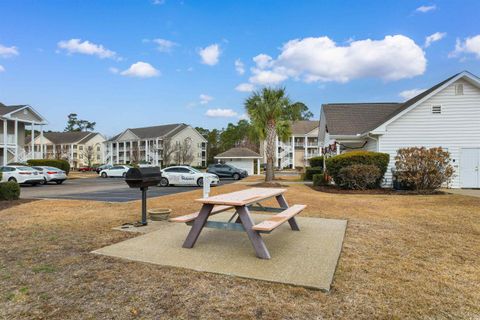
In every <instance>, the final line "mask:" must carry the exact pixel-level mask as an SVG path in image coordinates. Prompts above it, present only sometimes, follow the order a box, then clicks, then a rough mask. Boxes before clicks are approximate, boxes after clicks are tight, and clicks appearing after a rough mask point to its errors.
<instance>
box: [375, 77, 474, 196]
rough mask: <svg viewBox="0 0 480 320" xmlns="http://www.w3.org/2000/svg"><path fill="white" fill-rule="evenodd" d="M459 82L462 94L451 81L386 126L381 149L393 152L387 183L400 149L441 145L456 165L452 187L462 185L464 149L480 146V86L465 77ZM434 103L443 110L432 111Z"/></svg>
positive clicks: (381, 138)
mask: <svg viewBox="0 0 480 320" xmlns="http://www.w3.org/2000/svg"><path fill="white" fill-rule="evenodd" d="M456 83H463V86H464V87H463V90H464V94H463V95H455V83H454V84H451V85H450V86H448V87H447V88H445V89H444V90H442V91H440V92H439V93H437V94H436V95H434V96H433V97H431V98H430V99H428V100H426V101H425V102H423V103H422V104H421V105H419V106H417V107H416V108H415V109H413V110H411V111H409V112H407V113H406V114H404V115H403V116H401V117H400V118H398V119H397V120H395V121H394V122H392V123H390V124H389V125H388V126H387V132H386V133H385V134H384V135H382V136H381V137H380V141H379V151H380V152H386V153H389V154H390V164H389V168H388V170H387V173H386V183H387V184H388V185H390V184H391V178H392V174H391V170H390V169H391V168H392V167H394V162H395V160H394V158H395V155H396V153H397V150H398V149H399V148H402V147H414V146H419V147H420V146H424V147H438V146H441V147H442V148H444V149H446V150H448V151H449V152H450V154H451V158H452V165H453V166H454V168H455V177H454V179H453V181H452V184H451V187H454V188H458V187H460V174H461V173H460V170H459V169H460V151H461V148H465V147H471V148H472V147H474V148H480V89H479V88H478V87H475V86H473V85H472V84H470V83H469V82H467V81H465V80H463V79H461V80H458V81H457V82H456ZM432 105H441V106H442V113H441V114H432V112H431V108H432Z"/></svg>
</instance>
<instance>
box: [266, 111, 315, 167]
mask: <svg viewBox="0 0 480 320" xmlns="http://www.w3.org/2000/svg"><path fill="white" fill-rule="evenodd" d="M291 128H292V134H291V136H290V137H289V138H288V139H287V140H286V141H281V140H279V138H278V137H276V142H275V143H276V148H275V151H276V152H275V159H276V161H275V163H276V167H277V168H279V169H283V168H292V169H295V168H298V167H307V166H309V163H308V160H309V159H310V158H312V157H316V156H319V155H320V149H319V146H318V128H319V121H318V120H300V121H294V122H292V125H291ZM260 154H262V155H263V161H264V163H266V162H267V158H266V154H265V142H264V141H262V142H261V143H260Z"/></svg>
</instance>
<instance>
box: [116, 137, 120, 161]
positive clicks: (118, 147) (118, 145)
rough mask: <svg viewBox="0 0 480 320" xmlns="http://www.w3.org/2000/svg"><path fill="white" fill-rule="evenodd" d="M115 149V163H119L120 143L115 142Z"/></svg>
mask: <svg viewBox="0 0 480 320" xmlns="http://www.w3.org/2000/svg"><path fill="white" fill-rule="evenodd" d="M116 145H117V146H116V147H117V149H116V150H117V152H116V153H117V163H120V143H118V141H117V142H116Z"/></svg>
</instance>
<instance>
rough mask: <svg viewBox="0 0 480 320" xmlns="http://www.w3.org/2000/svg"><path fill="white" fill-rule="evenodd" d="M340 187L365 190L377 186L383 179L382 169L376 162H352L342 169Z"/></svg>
mask: <svg viewBox="0 0 480 320" xmlns="http://www.w3.org/2000/svg"><path fill="white" fill-rule="evenodd" d="M338 175H339V177H340V180H341V182H340V183H339V187H341V188H345V189H352V190H365V189H373V188H375V187H377V185H378V184H377V181H378V180H379V179H381V177H382V174H381V172H380V169H379V168H378V167H377V166H376V165H374V164H352V165H351V166H348V167H345V168H342V169H340V172H339V173H338Z"/></svg>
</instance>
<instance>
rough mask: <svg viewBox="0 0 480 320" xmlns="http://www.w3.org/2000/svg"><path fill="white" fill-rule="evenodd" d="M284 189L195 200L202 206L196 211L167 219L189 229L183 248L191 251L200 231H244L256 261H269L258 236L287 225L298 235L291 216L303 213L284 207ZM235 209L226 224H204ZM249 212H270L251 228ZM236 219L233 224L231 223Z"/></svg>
mask: <svg viewBox="0 0 480 320" xmlns="http://www.w3.org/2000/svg"><path fill="white" fill-rule="evenodd" d="M285 191H286V190H285V189H277V188H251V189H246V190H241V191H236V192H231V193H225V194H221V195H217V196H212V197H208V198H201V199H197V200H196V201H198V202H200V203H202V208H201V209H200V211H198V212H195V213H191V214H188V215H184V216H180V217H175V218H172V219H170V221H171V222H182V223H186V224H188V225H191V226H192V228H191V229H190V232H189V233H188V236H187V238H186V239H185V242H184V243H183V247H184V248H193V246H194V245H195V242H196V241H197V239H198V236H199V235H200V233H201V232H202V230H203V228H217V229H224V230H234V231H244V232H246V233H247V235H248V237H249V239H250V241H251V243H252V245H253V248H254V249H255V252H256V255H257V257H259V258H261V259H270V253H269V252H268V249H267V247H266V245H265V243H264V241H263V239H262V237H261V235H260V234H261V233H270V232H272V231H273V230H274V229H276V228H277V227H279V226H280V225H282V224H283V223H285V222H288V223H289V224H290V228H291V229H292V230H294V231H300V229H299V227H298V224H297V221H296V220H295V216H296V215H297V214H299V213H300V212H302V210H303V209H305V207H306V206H305V205H300V204H297V205H293V206H291V207H289V206H288V204H287V201H286V200H285V197H284V196H283V194H284V193H285ZM273 197H275V199H276V200H277V202H278V204H279V206H280V207H279V208H276V207H265V206H262V205H261V204H260V202H262V201H265V200H267V199H270V198H273ZM231 209H235V213H234V214H233V216H232V217H231V218H230V219H229V220H228V221H227V222H223V221H208V218H209V217H210V216H211V215H215V214H218V213H220V212H224V211H227V210H231ZM250 211H266V212H274V213H276V214H275V215H273V216H271V217H270V218H268V219H267V220H265V221H262V222H260V223H258V224H254V221H253V219H252V216H251V214H250ZM235 217H236V220H235V222H232V221H233V219H234V218H235Z"/></svg>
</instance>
